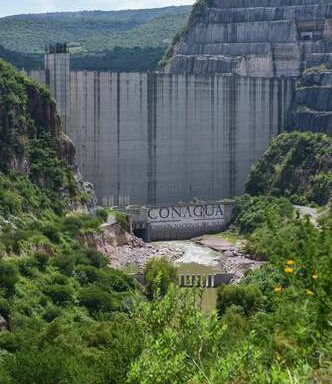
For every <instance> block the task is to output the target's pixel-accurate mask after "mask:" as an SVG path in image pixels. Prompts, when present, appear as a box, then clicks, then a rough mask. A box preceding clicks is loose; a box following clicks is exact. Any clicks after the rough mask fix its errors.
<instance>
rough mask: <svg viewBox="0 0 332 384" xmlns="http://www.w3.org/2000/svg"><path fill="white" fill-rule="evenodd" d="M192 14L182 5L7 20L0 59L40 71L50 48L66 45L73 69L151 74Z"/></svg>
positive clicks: (0, 25) (0, 27) (1, 30)
mask: <svg viewBox="0 0 332 384" xmlns="http://www.w3.org/2000/svg"><path fill="white" fill-rule="evenodd" d="M190 11H191V7H190V6H181V7H166V8H155V9H142V10H126V11H108V12H105V11H84V12H65V13H61V12H60V13H47V14H35V15H34V14H31V15H18V16H10V17H4V18H1V19H0V46H2V47H1V49H0V57H1V58H3V59H6V60H9V61H10V62H12V63H13V64H14V65H16V66H18V67H22V66H24V67H25V68H38V67H40V63H41V62H42V54H43V52H44V49H45V46H46V45H48V44H49V43H55V42H68V43H69V45H70V50H71V53H72V55H73V60H72V62H73V68H74V69H91V70H110V69H112V70H113V71H135V70H138V71H146V70H151V69H154V68H155V67H156V66H157V63H158V61H159V60H160V58H161V57H162V56H163V53H164V51H165V49H166V47H167V44H169V43H170V42H171V41H172V38H173V36H174V35H175V34H176V33H177V32H178V31H179V30H180V29H181V28H183V26H184V25H185V24H186V22H187V19H188V17H189V14H190ZM22 55H24V56H22ZM31 55H32V56H31ZM36 57H37V59H36ZM38 57H39V60H38ZM22 62H23V65H22Z"/></svg>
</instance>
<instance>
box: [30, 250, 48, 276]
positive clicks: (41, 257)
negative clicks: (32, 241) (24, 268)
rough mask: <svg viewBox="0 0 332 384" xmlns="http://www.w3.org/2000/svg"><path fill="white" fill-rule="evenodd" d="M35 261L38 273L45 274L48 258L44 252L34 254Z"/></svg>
mask: <svg viewBox="0 0 332 384" xmlns="http://www.w3.org/2000/svg"><path fill="white" fill-rule="evenodd" d="M34 256H35V259H36V264H37V267H38V269H39V270H40V271H42V272H45V270H46V267H47V264H48V261H49V259H50V256H49V254H48V253H46V252H36V253H35V255H34Z"/></svg>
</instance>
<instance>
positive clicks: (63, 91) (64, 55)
mask: <svg viewBox="0 0 332 384" xmlns="http://www.w3.org/2000/svg"><path fill="white" fill-rule="evenodd" d="M44 65H45V74H46V85H47V86H48V87H49V89H50V91H51V93H52V96H53V97H54V98H55V100H56V102H57V107H58V111H59V114H60V118H61V122H62V126H63V128H64V131H65V132H67V130H68V129H69V116H70V66H69V49H68V46H67V44H66V43H64V44H59V43H57V44H55V45H50V46H49V47H48V48H47V50H46V54H45V62H44Z"/></svg>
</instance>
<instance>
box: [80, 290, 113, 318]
mask: <svg viewBox="0 0 332 384" xmlns="http://www.w3.org/2000/svg"><path fill="white" fill-rule="evenodd" d="M79 301H80V304H81V305H83V306H85V307H86V308H87V309H88V310H89V312H90V313H91V314H96V313H98V312H111V311H114V310H117V309H118V307H117V305H116V303H115V301H114V300H113V297H112V295H111V294H110V293H108V292H105V291H103V290H102V289H100V288H98V287H89V288H83V289H81V291H80V295H79Z"/></svg>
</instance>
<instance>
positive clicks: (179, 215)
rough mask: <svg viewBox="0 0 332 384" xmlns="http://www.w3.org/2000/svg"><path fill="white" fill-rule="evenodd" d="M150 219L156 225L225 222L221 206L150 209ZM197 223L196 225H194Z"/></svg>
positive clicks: (180, 206)
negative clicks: (202, 221)
mask: <svg viewBox="0 0 332 384" xmlns="http://www.w3.org/2000/svg"><path fill="white" fill-rule="evenodd" d="M148 218H149V220H150V221H151V222H154V223H158V222H161V223H163V224H164V223H165V222H168V223H170V224H171V223H173V224H176V223H182V224H183V223H185V222H188V223H193V224H195V225H197V223H196V221H200V220H207V219H208V220H223V219H224V209H223V206H222V205H221V204H206V205H184V206H183V205H175V206H171V207H158V208H157V207H152V208H148ZM194 222H195V223H194Z"/></svg>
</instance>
